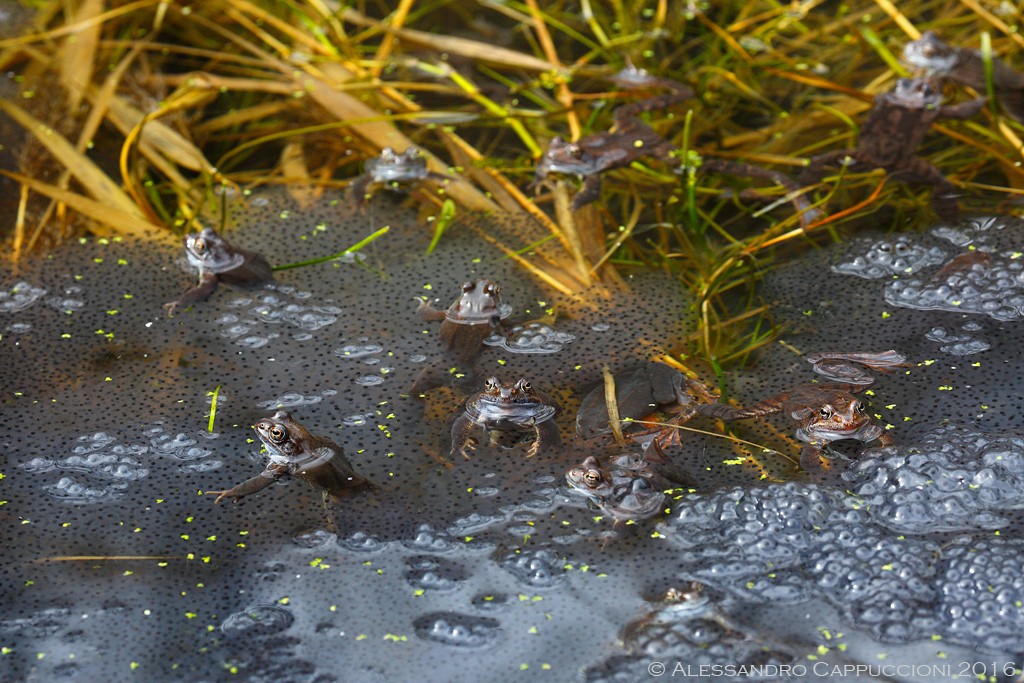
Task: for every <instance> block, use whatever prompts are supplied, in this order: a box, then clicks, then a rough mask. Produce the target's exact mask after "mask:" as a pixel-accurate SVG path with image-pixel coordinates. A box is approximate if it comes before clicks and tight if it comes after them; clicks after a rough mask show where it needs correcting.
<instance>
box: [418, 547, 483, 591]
mask: <svg viewBox="0 0 1024 683" xmlns="http://www.w3.org/2000/svg"><path fill="white" fill-rule="evenodd" d="M405 563H406V567H407V568H406V570H405V580H406V582H408V583H409V585H410V586H412V587H413V588H415V589H417V590H422V591H435V592H447V591H453V590H455V589H456V588H458V587H459V585H460V584H462V582H464V581H466V579H468V578H469V572H467V571H466V568H465V567H463V566H462V565H461V564H459V563H458V562H453V561H452V560H447V559H445V558H442V557H432V556H426V555H416V556H414V557H410V558H408V559H406V561H405Z"/></svg>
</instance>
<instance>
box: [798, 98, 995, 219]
mask: <svg viewBox="0 0 1024 683" xmlns="http://www.w3.org/2000/svg"><path fill="white" fill-rule="evenodd" d="M983 106H985V98H983V97H982V98H978V99H976V100H972V101H970V102H962V103H960V104H956V105H948V106H943V105H942V93H941V92H940V91H939V90H938V89H936V88H935V87H934V85H933V84H932V82H931V81H929V80H927V79H924V78H913V79H909V78H901V79H899V80H898V81H897V82H896V87H895V88H894V89H893V90H891V91H890V92H886V93H882V94H881V95H878V96H877V97H876V98H875V104H874V107H872V109H871V113H870V114H869V115H868V118H867V121H865V122H864V125H863V126H862V127H861V131H860V140H859V141H858V144H857V147H856V148H855V149H845V150H838V151H834V152H825V153H823V154H819V155H817V156H815V157H813V158H812V159H811V161H810V163H809V164H808V166H807V168H806V169H804V171H803V173H801V174H800V177H799V179H798V180H799V182H800V183H801V184H803V185H811V184H814V183H817V182H818V181H819V180H821V178H822V177H824V176H825V174H826V168H827V167H828V166H834V165H836V164H837V163H839V162H841V161H842V160H843V159H847V158H849V159H850V160H851V161H852V162H853V163H856V164H861V165H862V166H864V167H866V168H869V169H870V168H883V169H885V170H886V171H888V172H889V173H890V174H892V175H893V176H895V177H899V178H901V179H902V180H905V181H906V182H909V183H912V184H917V185H931V186H932V187H933V189H932V205H933V206H934V208H935V211H936V213H937V214H938V215H939V216H940V217H942V218H944V219H950V220H955V219H956V218H958V217H959V213H960V210H959V207H958V206H957V202H956V198H955V197H954V196H953V195H954V194H955V192H956V188H955V187H954V186H953V184H952V183H950V182H949V180H947V179H946V177H945V176H943V175H942V172H941V171H939V169H937V168H935V166H933V165H932V164H931V163H929V162H928V161H927V160H925V159H922V158H921V157H918V156H915V154H916V153H917V150H918V148H919V147H920V146H921V142H922V141H923V140H924V137H925V135H926V134H927V133H928V129H929V128H931V125H932V124H933V123H935V121H937V120H938V119H940V118H949V119H966V118H968V117H970V116H974V115H975V114H977V113H978V112H979V111H980V110H981V108H982V107H983Z"/></svg>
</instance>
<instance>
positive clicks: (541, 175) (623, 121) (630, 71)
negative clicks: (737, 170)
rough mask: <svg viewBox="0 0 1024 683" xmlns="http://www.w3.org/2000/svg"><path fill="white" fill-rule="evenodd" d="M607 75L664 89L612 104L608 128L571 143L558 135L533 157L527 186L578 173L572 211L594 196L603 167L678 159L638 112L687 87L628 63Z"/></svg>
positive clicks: (667, 101)
mask: <svg viewBox="0 0 1024 683" xmlns="http://www.w3.org/2000/svg"><path fill="white" fill-rule="evenodd" d="M611 80H612V81H613V82H615V83H616V84H618V85H620V86H622V87H625V88H627V89H638V88H648V87H658V88H666V89H668V92H667V93H665V94H662V95H656V96H654V97H648V98H646V99H643V100H638V101H637V102H633V103H631V104H628V105H624V106H622V107H619V108H618V109H616V110H615V114H614V117H615V129H614V130H611V131H606V132H602V133H593V134H591V135H587V136H585V137H582V138H580V139H579V140H577V141H576V142H566V141H565V140H563V139H562V138H560V137H555V138H554V139H552V140H551V142H550V143H549V144H548V149H547V150H546V151H545V152H544V155H543V156H542V157H541V159H540V161H539V162H537V169H536V171H535V173H534V180H533V183H532V184H531V187H536V186H538V185H540V184H541V183H542V182H544V180H545V179H546V178H547V176H548V174H550V173H564V174H567V175H576V176H579V177H580V178H582V179H583V186H582V187H581V188H580V191H579V192H578V193H576V196H575V197H573V200H572V208H573V209H574V210H575V209H579V208H581V207H583V206H586V205H587V204H589V203H591V202H593V201H595V200H597V199H599V198H600V196H601V173H603V172H604V171H610V170H612V169H615V168H622V167H624V166H628V165H629V164H631V163H633V162H634V161H637V160H638V159H642V158H643V157H656V158H659V159H662V160H664V161H666V162H668V163H670V164H672V165H673V166H678V165H679V160H678V159H675V158H674V157H672V156H671V154H672V152H673V150H674V149H675V148H674V147H673V146H672V144H671V143H670V142H669V141H668V140H666V139H665V138H663V137H662V136H661V135H659V134H658V133H657V132H656V131H655V130H654V129H653V128H651V127H650V126H648V125H647V124H646V123H644V122H643V121H641V120H640V118H639V116H640V114H642V113H644V112H648V111H654V110H657V109H666V108H668V107H670V106H672V105H674V104H676V103H678V102H682V101H683V100H686V99H688V98H690V97H693V91H692V90H691V89H690V88H688V87H687V86H685V85H683V84H682V83H679V82H677V81H673V80H671V79H668V78H655V77H653V76H650V75H649V74H648V73H647V72H646V71H644V70H643V69H637V68H636V67H634V66H633V65H632V64H630V65H629V66H627V67H626V69H624V70H622V71H620V72H619V73H618V74H616V75H614V76H613V77H612V79H611Z"/></svg>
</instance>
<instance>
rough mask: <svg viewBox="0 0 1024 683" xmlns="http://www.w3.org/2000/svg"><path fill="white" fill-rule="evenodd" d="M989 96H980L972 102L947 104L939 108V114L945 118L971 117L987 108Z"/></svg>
mask: <svg viewBox="0 0 1024 683" xmlns="http://www.w3.org/2000/svg"><path fill="white" fill-rule="evenodd" d="M987 102H988V98H987V97H978V98H977V99H973V100H971V101H970V102H961V103H960V104H947V105H946V106H944V107H942V108H941V109H939V116H940V117H941V118H944V119H969V118H971V117H972V116H974V115H975V114H977V113H978V112H979V111H981V110H982V109H984V108H985V104H986V103H987Z"/></svg>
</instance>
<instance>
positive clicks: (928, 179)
mask: <svg viewBox="0 0 1024 683" xmlns="http://www.w3.org/2000/svg"><path fill="white" fill-rule="evenodd" d="M892 175H893V177H894V178H899V179H900V180H902V181H903V182H906V183H910V184H911V185H931V186H932V188H933V189H932V208H933V209H934V210H935V213H936V214H937V215H938V217H939V218H941V219H942V220H945V221H950V222H956V221H958V220H959V219H960V203H959V202H958V201H957V196H958V195H959V194H960V192H959V190H957V188H956V187H955V186H954V185H953V183H951V182H949V180H948V179H947V178H946V176H944V175H942V171H940V170H939V169H937V168H935V166H933V165H932V164H931V163H930V162H929V161H927V160H926V159H922V158H921V157H914V158H913V159H911V160H910V161H909V162H908V163H907V164H906V166H904V167H903V168H901V169H899V170H898V171H896V172H895V173H893V174H892Z"/></svg>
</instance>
